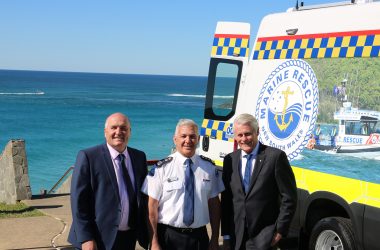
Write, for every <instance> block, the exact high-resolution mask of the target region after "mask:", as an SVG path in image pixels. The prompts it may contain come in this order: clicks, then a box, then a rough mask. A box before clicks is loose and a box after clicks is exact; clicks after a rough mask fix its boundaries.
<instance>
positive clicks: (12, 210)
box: [0, 202, 44, 219]
mask: <svg viewBox="0 0 380 250" xmlns="http://www.w3.org/2000/svg"><path fill="white" fill-rule="evenodd" d="M43 215H44V214H43V213H41V212H40V211H38V210H37V209H35V208H32V207H29V206H27V205H25V204H24V203H22V202H17V203H16V204H5V203H0V219H3V218H23V217H32V216H43Z"/></svg>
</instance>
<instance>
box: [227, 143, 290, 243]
mask: <svg viewBox="0 0 380 250" xmlns="http://www.w3.org/2000/svg"><path fill="white" fill-rule="evenodd" d="M240 160H241V150H240V149H239V150H237V151H235V152H232V153H230V154H228V155H227V156H226V157H225V158H224V163H223V182H224V186H225V191H224V192H223V193H222V198H221V204H222V235H230V236H231V244H232V247H233V248H232V249H234V248H235V249H240V247H241V246H242V244H245V242H243V236H244V230H245V228H246V229H247V231H246V233H247V237H248V241H247V242H248V244H249V246H250V247H249V248H247V249H268V248H269V247H270V243H271V240H272V237H273V235H274V233H275V232H279V233H281V234H282V235H283V236H286V235H287V233H288V229H289V226H290V222H291V220H292V217H293V215H294V212H295V209H296V204H297V189H296V183H295V178H294V174H293V172H292V169H291V167H290V164H289V162H288V159H287V157H286V154H285V153H284V152H283V151H281V150H279V149H276V148H272V147H268V146H265V145H263V144H261V143H260V145H259V151H258V155H257V158H256V163H255V166H254V170H253V173H252V176H251V182H250V187H249V191H248V193H247V194H245V192H244V188H243V184H242V177H241V163H240Z"/></svg>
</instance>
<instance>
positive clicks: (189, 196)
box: [183, 159, 194, 226]
mask: <svg viewBox="0 0 380 250" xmlns="http://www.w3.org/2000/svg"><path fill="white" fill-rule="evenodd" d="M191 163H192V162H191V159H186V161H185V165H186V171H185V204H184V207H183V208H184V209H183V210H184V211H183V223H185V225H186V226H190V225H191V224H192V223H193V222H194V173H193V170H192V169H191Z"/></svg>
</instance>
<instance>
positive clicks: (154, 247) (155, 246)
mask: <svg viewBox="0 0 380 250" xmlns="http://www.w3.org/2000/svg"><path fill="white" fill-rule="evenodd" d="M150 249H151V250H161V247H160V244H158V241H157V240H152V245H151V246H150Z"/></svg>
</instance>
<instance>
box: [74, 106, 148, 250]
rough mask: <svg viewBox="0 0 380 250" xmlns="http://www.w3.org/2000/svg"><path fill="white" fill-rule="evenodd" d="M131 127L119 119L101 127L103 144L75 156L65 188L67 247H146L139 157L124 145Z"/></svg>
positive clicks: (143, 164)
mask: <svg viewBox="0 0 380 250" xmlns="http://www.w3.org/2000/svg"><path fill="white" fill-rule="evenodd" d="M130 134H131V124H130V122H129V120H128V117H126V116H125V115H124V114H121V113H115V114H112V115H110V116H109V117H108V118H107V120H106V123H105V128H104V135H105V138H106V143H105V144H102V145H98V146H95V147H92V148H89V149H85V150H81V151H80V152H79V153H78V156H77V160H76V163H75V167H74V172H73V176H72V183H71V210H72V216H73V224H72V226H71V230H70V234H69V242H71V243H72V244H73V245H74V246H75V247H76V248H78V249H83V250H96V249H98V250H103V249H104V250H108V249H109V250H111V249H112V250H132V249H135V245H136V240H137V239H138V240H139V243H140V245H141V246H143V247H144V248H147V244H148V233H147V232H148V229H147V225H148V224H147V197H146V196H145V195H144V194H143V193H141V192H140V190H141V186H142V184H143V182H144V179H145V176H146V175H147V163H146V156H145V153H144V152H142V151H139V150H137V149H133V148H131V147H127V143H128V140H129V137H130Z"/></svg>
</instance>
